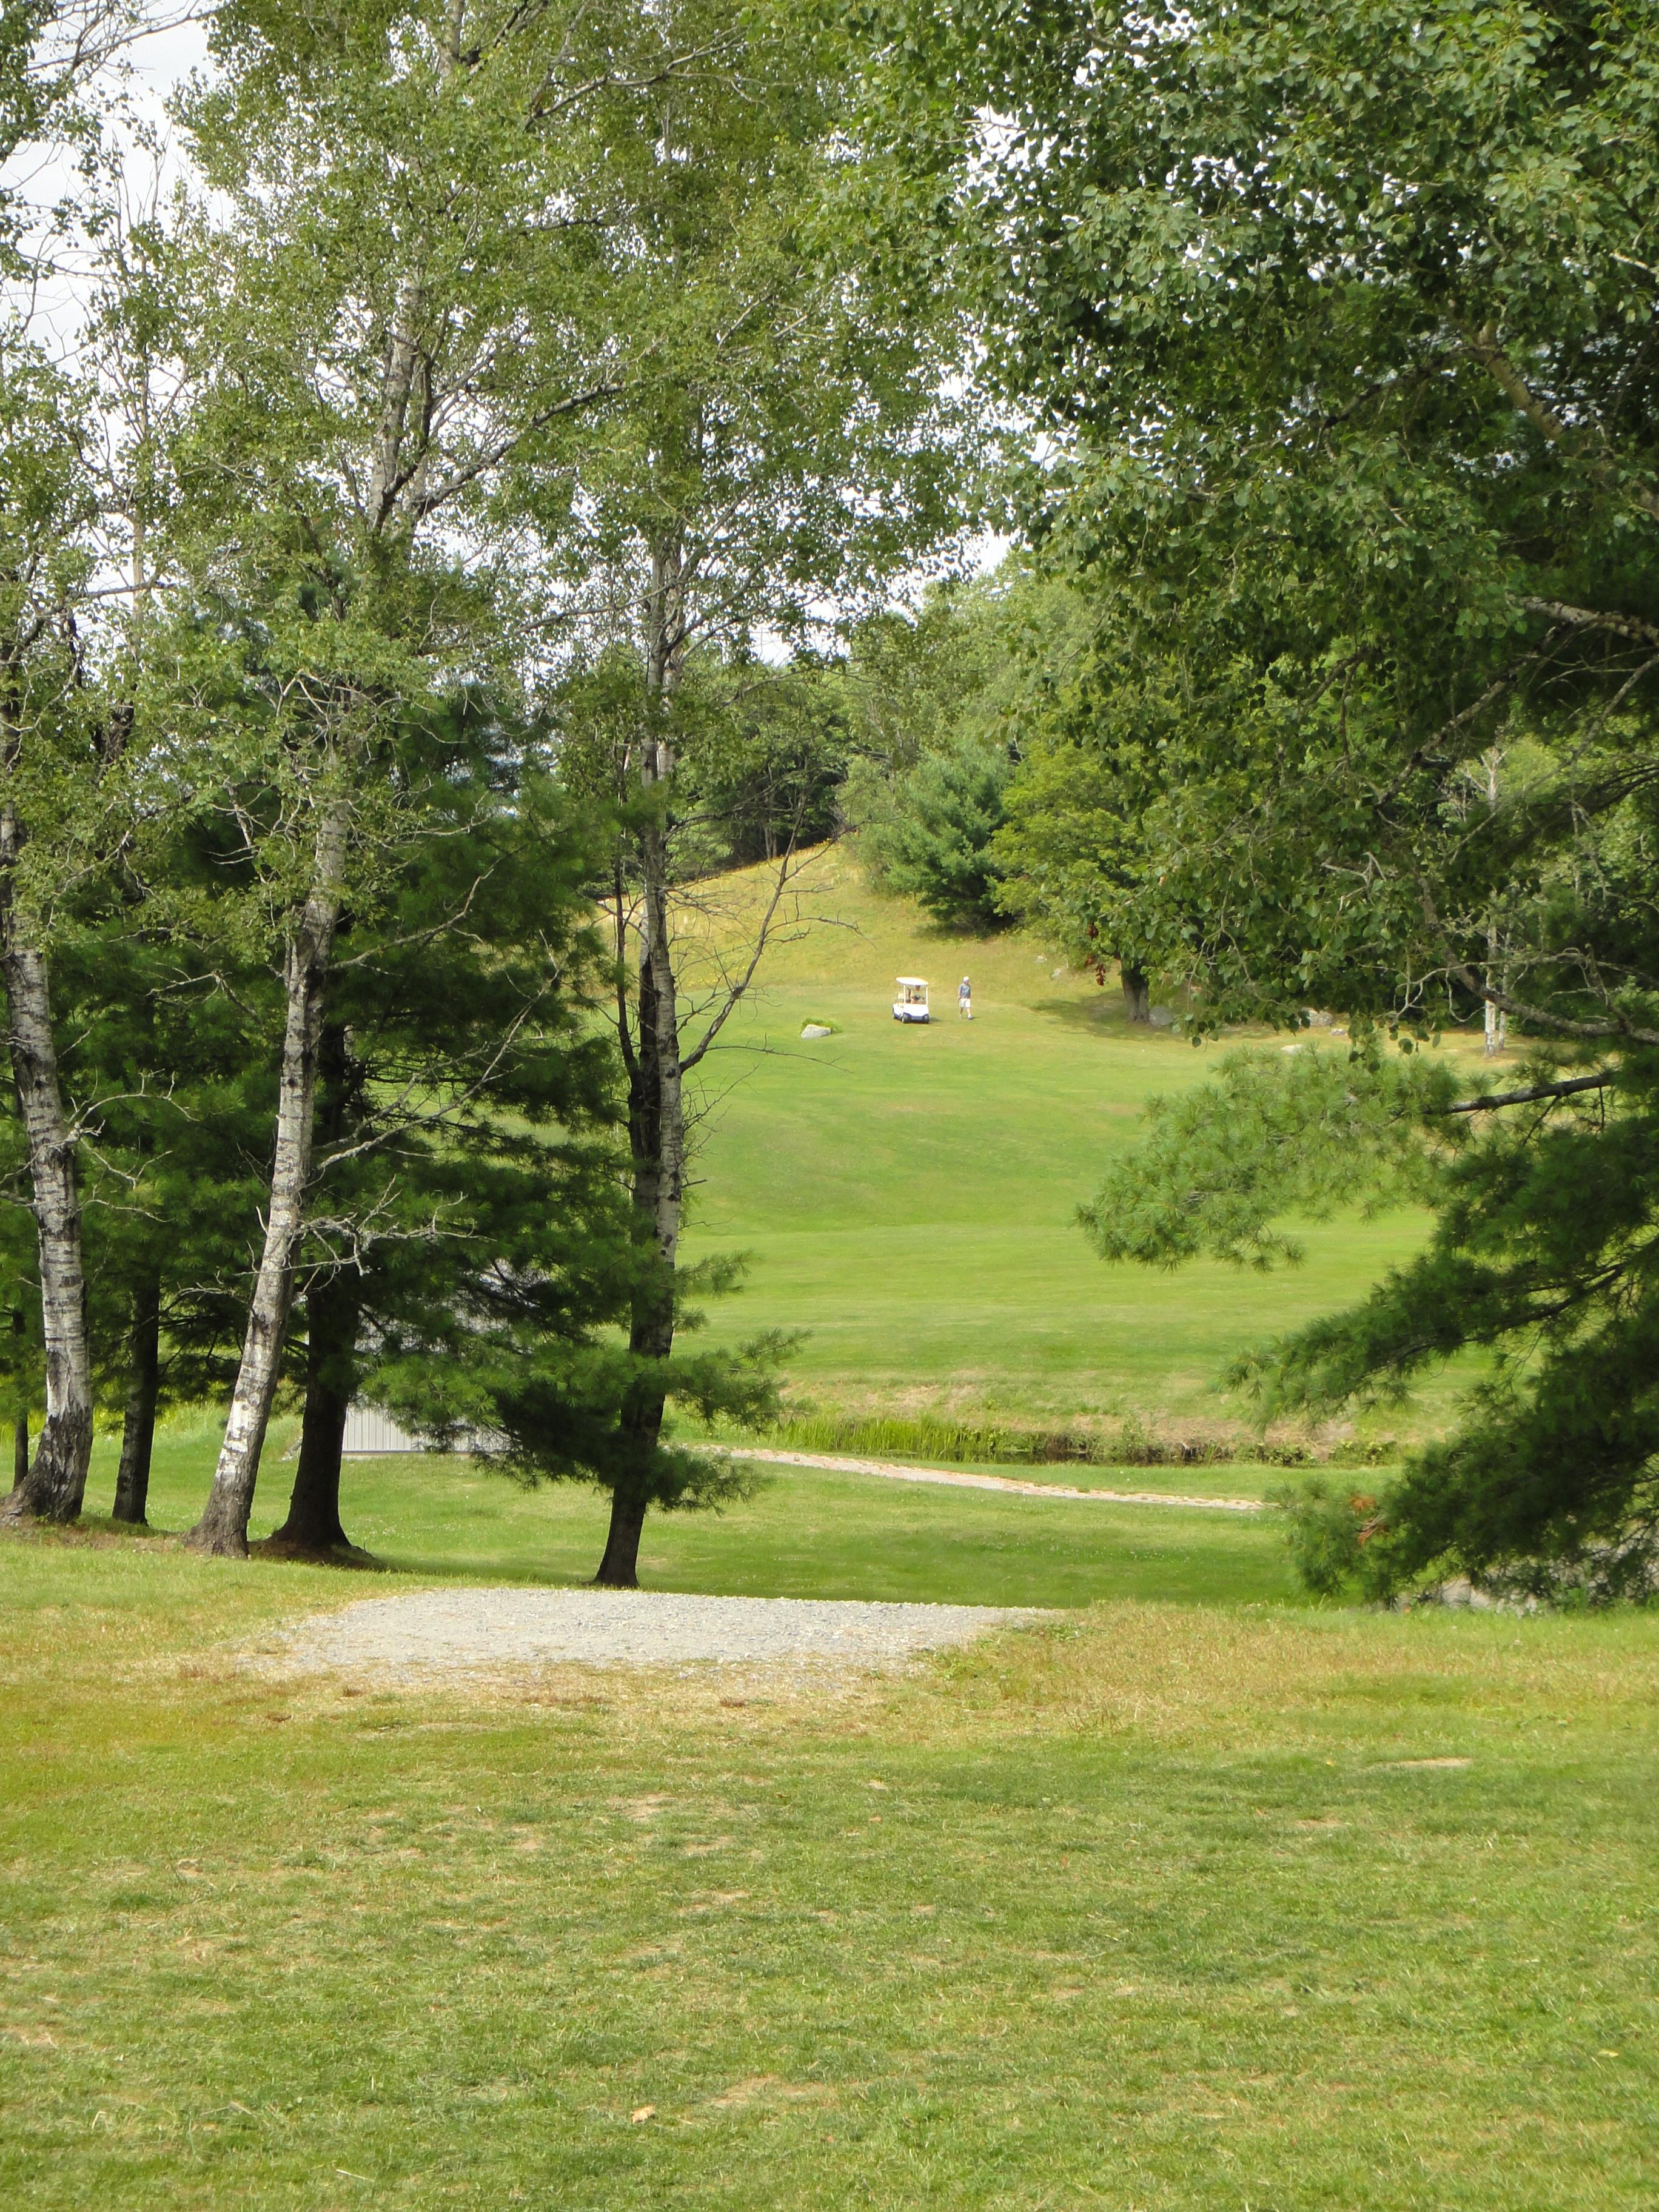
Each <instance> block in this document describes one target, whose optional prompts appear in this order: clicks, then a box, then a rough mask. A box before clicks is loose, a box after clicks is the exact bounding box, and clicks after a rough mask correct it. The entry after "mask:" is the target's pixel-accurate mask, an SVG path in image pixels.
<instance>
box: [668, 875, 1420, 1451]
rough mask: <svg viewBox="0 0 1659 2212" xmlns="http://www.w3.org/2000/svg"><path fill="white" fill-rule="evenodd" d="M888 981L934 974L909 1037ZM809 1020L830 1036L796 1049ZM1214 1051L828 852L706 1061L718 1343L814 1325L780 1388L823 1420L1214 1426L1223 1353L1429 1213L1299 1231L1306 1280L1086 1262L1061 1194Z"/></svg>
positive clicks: (1367, 1266) (1090, 982)
mask: <svg viewBox="0 0 1659 2212" xmlns="http://www.w3.org/2000/svg"><path fill="white" fill-rule="evenodd" d="M756 893H757V878H756V877H755V876H750V877H738V878H732V879H730V881H729V882H728V883H727V884H726V885H724V886H723V887H722V889H721V904H720V906H719V907H718V908H716V910H714V912H713V913H711V915H710V916H709V919H708V925H707V926H708V930H709V932H710V935H711V937H712V938H713V939H715V940H716V941H720V942H730V941H732V940H733V939H735V938H736V937H737V935H738V933H739V932H740V929H741V927H742V924H743V921H744V918H745V916H746V915H747V914H748V913H749V912H750V911H751V910H752V902H753V901H754V898H755V896H756ZM964 970H965V971H966V972H967V973H969V975H971V976H972V978H973V985H974V1012H975V1019H974V1021H973V1023H972V1024H971V1025H969V1024H963V1023H960V1022H958V1020H957V1015H956V1008H955V994H956V985H957V981H958V980H959V978H960V977H961V975H963V972H964ZM900 974H913V975H925V976H927V978H928V980H929V981H930V982H931V984H932V985H933V1003H934V1006H935V1010H936V1018H935V1020H934V1022H933V1024H932V1025H931V1026H930V1027H928V1028H926V1029H921V1028H909V1029H902V1028H900V1027H899V1026H898V1024H896V1023H895V1022H894V1021H893V1019H892V1016H891V1012H890V1007H891V1001H892V1000H893V997H894V995H895V994H894V989H893V980H894V978H895V976H896V975H900ZM813 1018H817V1019H819V1020H823V1021H827V1022H829V1023H831V1024H834V1026H835V1034H834V1035H833V1036H829V1037H824V1038H821V1039H818V1040H817V1041H814V1042H803V1041H802V1039H801V1037H800V1034H799V1033H800V1030H801V1026H802V1024H803V1023H804V1022H805V1021H807V1020H810V1019H813ZM1217 1051H1218V1048H1216V1047H1209V1048H1200V1049H1194V1047H1193V1046H1192V1045H1191V1044H1189V1043H1186V1042H1182V1041H1181V1040H1180V1039H1178V1038H1176V1037H1174V1036H1170V1034H1169V1033H1168V1032H1167V1031H1157V1030H1154V1031H1150V1032H1149V1031H1148V1030H1146V1029H1132V1028H1131V1026H1130V1025H1129V1024H1128V1023H1127V1021H1126V1020H1125V1018H1124V1016H1123V1012H1122V1006H1121V999H1120V996H1119V994H1118V992H1117V990H1116V988H1115V986H1112V987H1107V988H1106V989H1102V988H1101V987H1099V986H1098V985H1097V983H1096V982H1095V981H1094V979H1093V978H1092V976H1089V975H1078V974H1074V973H1073V972H1071V971H1069V970H1067V969H1065V968H1063V967H1062V966H1061V964H1060V962H1059V961H1058V959H1057V958H1056V957H1055V956H1054V954H1053V953H1052V952H1050V951H1046V950H1045V949H1044V947H1043V946H1042V945H1041V944H1040V943H1039V942H1037V941H1036V940H1034V939H1031V938H1030V937H1029V936H1027V935H1024V934H1018V933H1016V934H1011V935H1006V936H1001V937H996V938H992V939H977V940H976V939H964V938H963V937H961V936H957V935H952V934H951V933H947V932H945V931H943V930H941V929H939V928H938V927H935V926H933V924H931V923H930V922H928V921H927V919H926V918H925V917H924V916H923V915H921V912H920V910H919V909H917V908H915V906H914V905H913V904H912V903H911V902H908V901H906V900H896V899H890V898H884V897H881V896H877V895H875V894H873V893H872V891H871V890H869V888H868V887H867V885H866V883H865V882H864V879H863V878H862V875H861V872H860V870H859V868H858V866H857V864H856V863H855V862H854V860H852V858H851V857H850V856H849V855H848V854H845V853H842V852H835V851H832V852H827V853H825V854H823V856H822V857H821V858H820V859H818V860H817V862H816V863H815V864H814V865H813V866H811V868H810V869H809V871H808V872H807V873H806V874H805V876H804V877H803V878H802V890H801V896H800V899H799V915H798V917H797V920H796V922H795V924H794V926H793V927H792V929H791V930H790V932H789V933H788V941H787V942H785V943H783V944H781V945H779V947H778V948H777V949H776V951H774V952H773V953H771V954H769V956H768V959H767V963H766V965H765V967H764V969H763V974H762V981H761V987H759V988H758V989H757V991H756V992H755V994H753V996H752V998H751V999H750V1000H749V1001H748V1002H747V1003H746V1004H745V1006H744V1007H743V1008H742V1009H741V1010H740V1011H739V1012H738V1015H737V1016H736V1017H735V1018H733V1020H732V1023H731V1024H729V1026H728V1028H727V1029H726V1031H725V1032H724V1034H723V1035H722V1036H721V1037H720V1041H719V1042H718V1043H717V1045H716V1047H715V1048H714V1051H713V1052H711V1054H709V1056H708V1060H707V1061H706V1062H705V1063H704V1067H703V1070H702V1075H703V1081H702V1100H701V1103H702V1114H703V1118H702V1122H701V1125H700V1129H699V1147H698V1154H697V1159H696V1170H695V1173H696V1176H697V1177H698V1179H699V1181H698V1188H697V1189H696V1193H695V1194H694V1200H693V1216H692V1226H691V1234H690V1250H691V1251H692V1253H693V1254H694V1255H695V1254H696V1253H697V1252H699V1251H702V1252H710V1251H716V1250H720V1251H732V1250H737V1251H742V1252H744V1253H747V1254H749V1255H750V1258H751V1272H750V1279H749V1287H748V1289H747V1290H746V1291H745V1292H744V1294H743V1295H742V1296H741V1297H738V1298H737V1299H735V1300H733V1301H732V1302H731V1303H730V1304H726V1305H725V1306H723V1307H722V1308H720V1309H719V1310H716V1311H715V1312H714V1314H712V1315H711V1316H710V1325H711V1327H712V1328H714V1330H715V1331H716V1332H717V1333H718V1334H720V1335H722V1336H732V1335H740V1334H744V1333H746V1332H749V1331H751V1330H753V1329H755V1328H758V1327H767V1328H774V1327H776V1328H788V1329H800V1330H805V1331H807V1332H809V1334H808V1336H807V1340H806V1341H805V1344H804V1345H803V1346H801V1348H800V1349H799V1352H797V1353H796V1354H795V1355H794V1357H793V1360H792V1362H791V1368H790V1372H791V1376H792V1394H793V1396H794V1397H795V1398H796V1399H798V1400H804V1401H808V1402H811V1403H815V1404H817V1405H820V1406H823V1407H836V1408H849V1409H855V1410H864V1409H878V1408H879V1409H886V1410H920V1409H923V1408H928V1409H933V1408H937V1409H941V1410H946V1409H948V1410H949V1411H951V1412H952V1413H957V1414H963V1413H973V1414H980V1413H985V1414H990V1415H1000V1416H1002V1417H1005V1418H1009V1417H1012V1418H1013V1419H1040V1420H1065V1421H1073V1420H1079V1419H1080V1420H1083V1421H1085V1422H1087V1421H1090V1420H1094V1421H1102V1420H1109V1419H1121V1417H1123V1416H1124V1415H1126V1414H1130V1413H1133V1414H1135V1415H1138V1416H1139V1418H1141V1419H1143V1420H1144V1421H1146V1424H1147V1425H1148V1426H1149V1427H1152V1428H1154V1429H1156V1428H1158V1427H1159V1426H1163V1427H1165V1428H1168V1427H1170V1425H1175V1426H1177V1427H1179V1428H1181V1429H1182V1430H1183V1431H1188V1432H1192V1433H1203V1432H1205V1431H1215V1430H1217V1429H1218V1428H1223V1427H1225V1425H1228V1424H1230V1423H1231V1422H1232V1421H1234V1420H1235V1419H1237V1413H1238V1412H1239V1411H1240V1409H1239V1408H1237V1407H1229V1406H1228V1405H1226V1404H1225V1402H1224V1401H1222V1400H1221V1399H1220V1398H1219V1397H1218V1395H1216V1394H1215V1391H1214V1389H1213V1384H1214V1381H1215V1377H1216V1376H1217V1375H1218V1372H1219V1371H1220V1370H1222V1369H1223V1368H1224V1367H1225V1364H1226V1363H1227V1361H1228V1360H1229V1358H1231V1357H1232V1356H1233V1355H1234V1354H1235V1353H1237V1352H1240V1351H1242V1350H1243V1349H1244V1348H1245V1347H1247V1346H1250V1345H1253V1344H1256V1343H1259V1342H1261V1340H1263V1339H1264V1338H1267V1337H1270V1336H1272V1335H1273V1334H1276V1333H1277V1332H1279V1331H1281V1330H1284V1329H1286V1328H1292V1327H1295V1326H1296V1325H1297V1324H1298V1323H1300V1322H1304V1321H1305V1320H1307V1319H1308V1318H1310V1316H1314V1315H1316V1314H1321V1313H1325V1312H1328V1311H1330V1310H1332V1309H1334V1308H1335V1307H1337V1306H1339V1305H1340V1304H1344V1303H1345V1302H1346V1301H1347V1300H1349V1299H1351V1298H1352V1297H1354V1296H1356V1294H1358V1292H1359V1291H1363V1290H1364V1288H1365V1286H1366V1285H1368V1284H1370V1283H1371V1282H1372V1281H1374V1280H1375V1279H1376V1278H1377V1276H1378V1275H1380V1274H1381V1273H1383V1270H1384V1269H1385V1268H1386V1267H1388V1266H1389V1265H1390V1264H1391V1263H1392V1262H1395V1261H1399V1260H1401V1259H1402V1258H1404V1257H1405V1256H1406V1255H1407V1254H1408V1253H1410V1252H1411V1251H1412V1250H1413V1249H1414V1247H1415V1245H1416V1243H1417V1242H1418V1240H1419V1237H1420V1236H1421V1234H1422V1224H1421V1222H1420V1220H1419V1218H1416V1217H1413V1216H1395V1217H1392V1218H1385V1219H1382V1220H1377V1221H1369V1222H1367V1221H1359V1220H1346V1221H1341V1222H1338V1223H1333V1224H1327V1225H1315V1226H1313V1227H1311V1228H1310V1229H1309V1231H1307V1234H1306V1242H1307V1248H1308V1257H1307V1261H1306V1264H1305V1265H1304V1267H1300V1268H1298V1269H1297V1270H1294V1271H1292V1272H1289V1273H1279V1274H1277V1275H1273V1276H1269V1277H1265V1278H1264V1277H1261V1276H1255V1275H1251V1274H1248V1273H1240V1272H1239V1271H1238V1270H1237V1269H1234V1268H1231V1267H1221V1266H1212V1265H1206V1266H1201V1267H1192V1268H1188V1269H1186V1270H1183V1271H1182V1272H1181V1273H1176V1274H1169V1273H1158V1272H1151V1271H1147V1270H1144V1269H1139V1268H1134V1267H1106V1266H1104V1265H1103V1264H1102V1262H1101V1261H1098V1260H1097V1259H1096V1258H1095V1257H1094V1256H1093V1255H1092V1254H1091V1252H1090V1250H1089V1249H1088V1247H1087V1246H1086V1244H1085V1243H1084V1240H1083V1238H1082V1236H1081V1235H1080V1233H1079V1231H1078V1230H1077V1228H1076V1226H1075V1225H1074V1215H1075V1212H1076V1209H1077V1206H1078V1205H1079V1201H1080V1200H1083V1199H1085V1198H1086V1197H1087V1196H1089V1195H1090V1194H1091V1192H1092V1190H1093V1188H1094V1187H1095V1185H1096V1183H1097V1182H1098V1180H1099V1177H1100V1175H1101V1172H1102V1170H1103V1167H1104V1165H1105V1164H1106V1162H1107V1161H1108V1159H1109V1158H1110V1157H1111V1155H1112V1153H1113V1152H1115V1150H1116V1149H1118V1148H1119V1147H1121V1146H1125V1145H1127V1144H1129V1143H1131V1142H1133V1139H1134V1138H1135V1136H1136V1133H1137V1129H1138V1127H1139V1119H1140V1113H1141V1109H1142V1107H1143V1105H1144V1103H1145V1102H1146V1099H1147V1097H1149V1096H1151V1095H1152V1094H1153V1093H1154V1092H1158V1091H1172V1090H1175V1089H1177V1088H1179V1087H1180V1086H1182V1085H1187V1084H1190V1083H1193V1082H1195V1081H1198V1080H1200V1079H1202V1077H1203V1076H1204V1075H1205V1073H1206V1070H1207V1069H1208V1068H1210V1067H1211V1066H1213V1065H1214V1060H1215V1057H1216V1054H1217ZM1444 1395H1445V1386H1441V1388H1440V1390H1439V1392H1438V1393H1437V1395H1436V1396H1433V1397H1431V1401H1430V1405H1431V1410H1432V1407H1433V1406H1434V1405H1435V1404H1436V1403H1437V1402H1443V1398H1444ZM1390 1425H1393V1426H1398V1425H1399V1424H1398V1422H1394V1423H1391V1424H1390Z"/></svg>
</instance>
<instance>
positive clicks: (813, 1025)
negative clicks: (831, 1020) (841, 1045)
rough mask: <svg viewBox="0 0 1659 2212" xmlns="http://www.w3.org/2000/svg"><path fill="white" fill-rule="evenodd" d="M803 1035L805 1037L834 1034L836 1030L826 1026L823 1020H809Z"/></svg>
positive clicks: (802, 1032)
mask: <svg viewBox="0 0 1659 2212" xmlns="http://www.w3.org/2000/svg"><path fill="white" fill-rule="evenodd" d="M801 1035H802V1036H804V1037H821V1036H834V1035H835V1031H834V1030H832V1029H828V1028H826V1027H825V1025H824V1024H823V1023H822V1022H808V1023H807V1024H806V1025H805V1028H804V1029H803V1030H802V1031H801Z"/></svg>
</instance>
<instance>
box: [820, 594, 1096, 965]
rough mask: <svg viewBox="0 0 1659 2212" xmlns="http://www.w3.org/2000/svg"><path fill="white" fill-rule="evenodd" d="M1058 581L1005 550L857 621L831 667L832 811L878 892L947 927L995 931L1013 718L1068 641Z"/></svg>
mask: <svg viewBox="0 0 1659 2212" xmlns="http://www.w3.org/2000/svg"><path fill="white" fill-rule="evenodd" d="M1078 630H1079V609H1078V604H1077V602H1076V600H1075V599H1074V598H1073V596H1072V595H1071V594H1070V593H1068V592H1066V591H1065V590H1064V589H1063V588H1061V587H1059V586H1054V585H1053V584H1048V583H1044V582H1042V581H1040V580H1037V579H1036V578H1035V577H1033V576H1032V575H1031V574H1030V573H1029V572H1027V571H1026V570H1025V569H1024V567H1023V566H1021V565H1020V564H1019V563H1018V562H1016V561H1015V560H1014V559H1013V558H1012V556H1011V557H1010V559H1009V560H1008V561H1006V562H1005V563H1004V564H1003V567H1002V568H1001V569H1000V571H999V572H998V573H997V574H996V575H995V576H994V577H991V578H982V579H980V580H976V581H975V582H972V583H969V584H965V585H961V584H957V585H951V586H942V587H939V588H938V589H936V590H934V591H933V592H929V593H928V594H927V597H926V598H925V599H924V600H923V602H922V605H921V608H920V610H919V611H918V612H917V613H916V614H915V617H905V616H903V615H902V614H898V613H887V614H884V615H881V616H878V617H872V618H871V619H870V620H869V621H867V622H866V623H862V624H860V626H859V628H858V629H857V630H856V631H855V632H854V637H853V642H852V648H851V651H850V653H849V654H848V659H847V661H846V664H845V667H844V671H843V679H842V680H843V683H844V684H845V687H846V690H847V694H848V700H849V702H850V708H851V718H852V726H853V732H854V741H855V743H856V744H857V745H858V747H859V751H858V757H856V758H855V759H854V762H853V765H852V768H851V769H850V772H849V774H848V781H847V787H846V791H845V793H844V795H843V802H842V803H843V806H844V809H845V811H846V814H847V817H848V821H849V823H851V825H852V826H853V827H854V829H856V830H858V831H859V833H860V838H859V844H860V854H861V855H862V857H863V858H864V860H866V863H867V864H868V865H869V866H870V867H871V868H872V871H873V872H874V873H875V875H876V878H877V879H878V881H879V882H881V883H883V884H884V885H885V886H886V887H887V889H888V890H891V891H895V892H898V893H901V894H906V893H908V894H909V895H911V896H915V897H916V898H918V899H920V900H921V903H922V904H923V905H924V906H925V907H926V908H927V910H928V911H929V912H930V913H931V914H933V915H935V916H936V917H937V918H938V919H939V921H943V922H945V924H946V925H947V926H951V925H956V926H961V925H964V924H965V925H967V926H969V927H974V928H977V929H981V930H989V929H997V928H1000V927H1004V926H1005V924H1006V918H1007V913H1008V912H1009V911H1010V910H1011V909H1009V908H1008V907H1007V904H1006V899H1005V896H1004V892H1005V885H1004V883H1003V878H1004V876H1005V874H1006V867H1005V865H1004V862H1003V860H1002V859H1001V857H1000V837H999V833H1000V831H1001V829H1003V826H1004V823H1005V821H1006V811H1007V799H1008V793H1009V786H1010V781H1011V779H1012V777H1013V775H1014V771H1015V765H1016V763H1017V761H1018V757H1019V740H1018V730H1019V728H1020V727H1021V726H1022V717H1023V716H1025V715H1027V714H1029V712H1030V709H1031V708H1032V706H1033V704H1034V702H1036V700H1038V699H1040V698H1041V697H1042V696H1045V695H1046V694H1047V693H1048V690H1050V689H1051V688H1052V687H1053V686H1054V684H1056V683H1057V682H1058V681H1059V680H1060V678H1061V677H1062V676H1063V674H1064V672H1065V671H1066V666H1067V665H1068V661H1069V659H1070V658H1071V656H1072V655H1073V653H1074V652H1075V650H1076V649H1077V645H1078V642H1079V638H1078Z"/></svg>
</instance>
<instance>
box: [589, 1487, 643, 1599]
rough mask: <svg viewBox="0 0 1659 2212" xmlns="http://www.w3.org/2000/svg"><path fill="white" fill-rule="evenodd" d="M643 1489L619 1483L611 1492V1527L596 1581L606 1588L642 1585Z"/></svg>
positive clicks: (629, 1587)
mask: <svg viewBox="0 0 1659 2212" xmlns="http://www.w3.org/2000/svg"><path fill="white" fill-rule="evenodd" d="M646 1504H647V1498H646V1493H645V1491H644V1489H643V1488H642V1487H641V1486H638V1485H632V1484H630V1485H626V1486H624V1485H623V1484H622V1483H618V1484H617V1487H616V1488H615V1490H613V1491H612V1492H611V1527H610V1528H609V1530H608V1531H607V1532H606V1534H605V1557H604V1558H603V1559H601V1560H600V1561H599V1572H598V1574H596V1575H595V1576H594V1577H593V1580H594V1582H595V1583H597V1584H598V1585H599V1587H600V1588H601V1589H638V1588H639V1586H640V1538H641V1534H643V1533H644V1529H645V1509H646Z"/></svg>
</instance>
